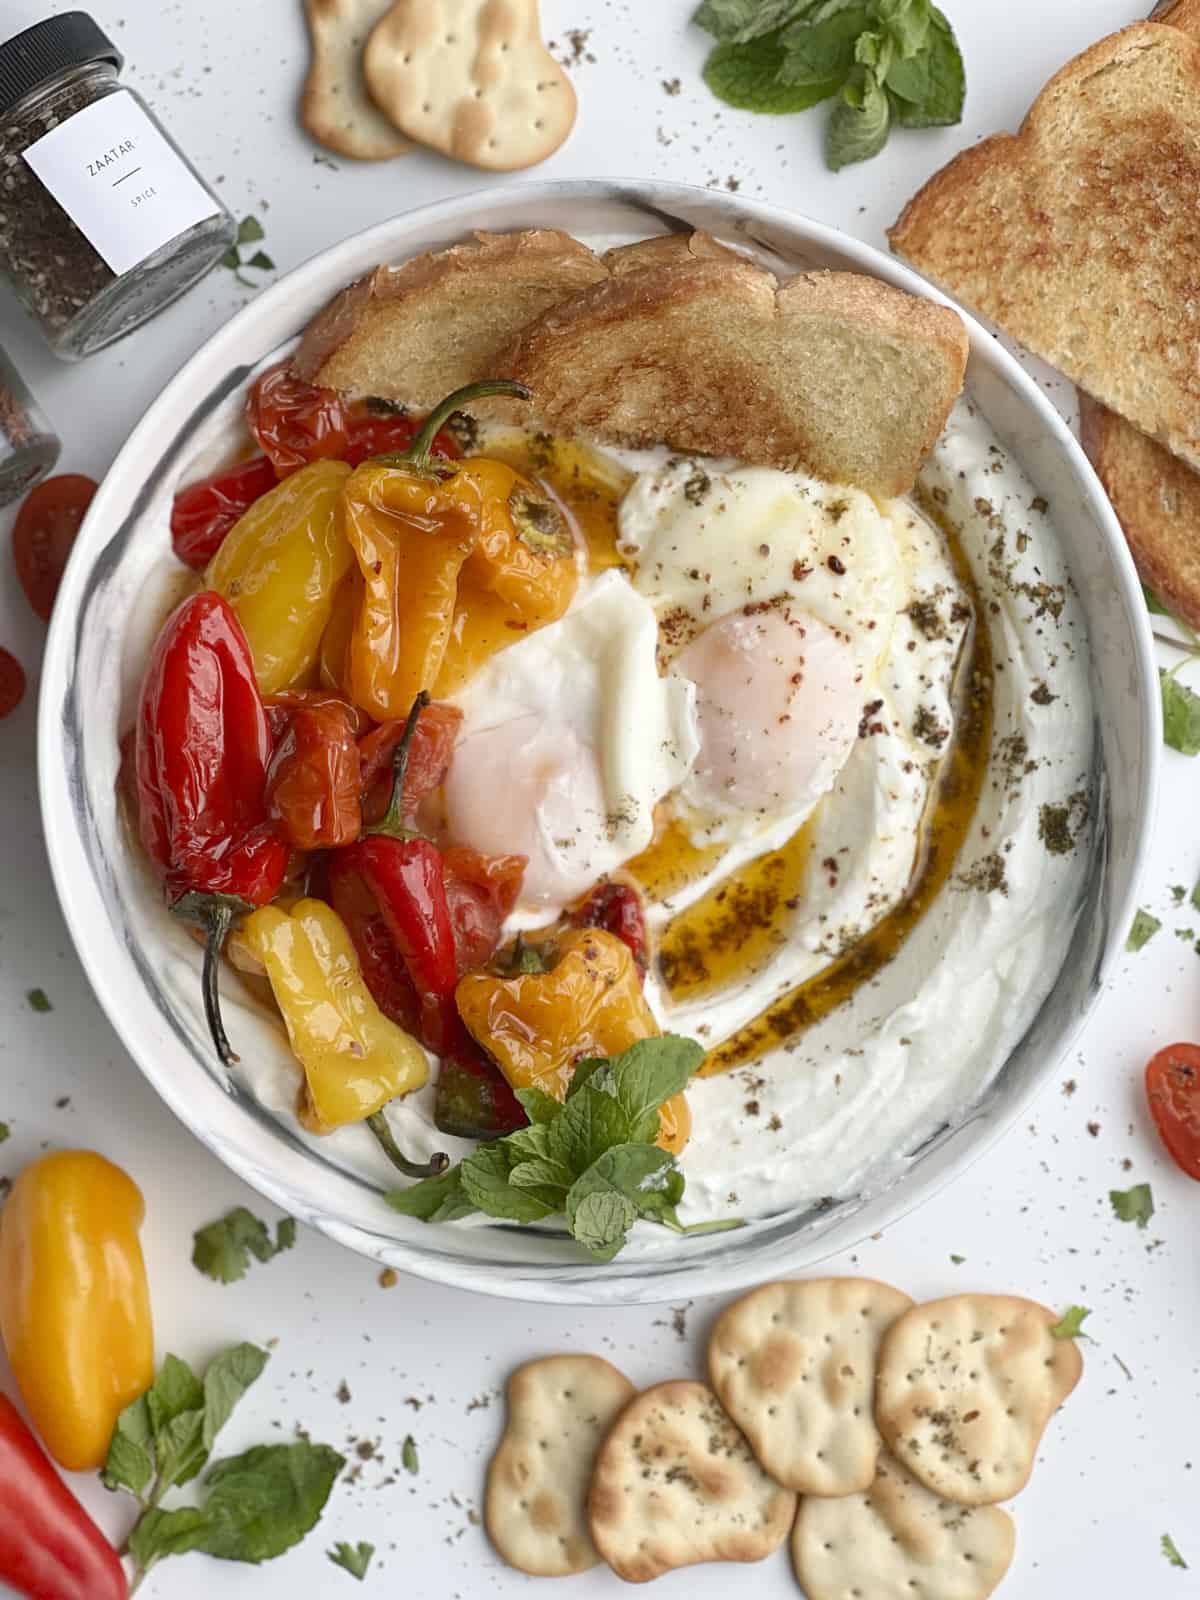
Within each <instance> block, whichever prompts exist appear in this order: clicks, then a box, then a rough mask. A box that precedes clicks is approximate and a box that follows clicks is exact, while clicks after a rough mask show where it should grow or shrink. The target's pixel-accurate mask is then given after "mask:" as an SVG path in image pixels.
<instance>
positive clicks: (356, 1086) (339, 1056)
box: [237, 900, 429, 1133]
mask: <svg viewBox="0 0 1200 1600" xmlns="http://www.w3.org/2000/svg"><path fill="white" fill-rule="evenodd" d="M237 938H238V941H239V945H241V946H244V948H245V949H246V950H247V951H248V952H249V954H250V955H251V957H252V958H253V959H254V960H256V961H258V962H260V963H261V965H262V966H263V968H264V969H265V970H266V974H267V977H268V978H269V979H270V983H271V989H272V992H273V993H274V996H275V1001H276V1004H277V1005H278V1006H279V1009H280V1011H281V1012H282V1013H283V1021H284V1025H285V1027H286V1028H287V1032H288V1040H289V1042H290V1043H291V1047H292V1051H293V1053H294V1055H295V1057H296V1059H297V1061H299V1063H300V1065H301V1066H302V1067H303V1069H304V1088H303V1090H302V1092H301V1098H300V1108H299V1115H300V1120H301V1121H302V1122H303V1123H304V1125H305V1127H306V1128H308V1129H309V1131H310V1132H311V1133H332V1132H333V1130H334V1129H335V1128H340V1127H343V1126H344V1125H345V1124H346V1123H348V1122H362V1121H365V1119H366V1118H367V1117H371V1116H374V1114H375V1113H376V1112H377V1111H381V1110H382V1109H383V1107H384V1106H385V1105H387V1103H388V1101H389V1100H394V1099H396V1098H397V1096H399V1095H405V1094H411V1093H412V1091H413V1090H414V1089H419V1088H420V1087H421V1085H422V1084H423V1083H425V1081H426V1080H427V1079H428V1077H429V1063H428V1061H427V1060H426V1057H425V1052H424V1050H422V1048H421V1046H420V1045H419V1044H418V1043H417V1041H416V1040H415V1039H414V1038H413V1037H412V1035H411V1034H408V1033H405V1031H404V1030H403V1028H399V1027H397V1026H396V1024H395V1023H394V1022H392V1021H391V1020H390V1019H389V1018H388V1017H385V1016H384V1014H383V1012H382V1011H380V1009H379V1007H378V1006H377V1005H376V1004H375V1002H374V1000H373V999H372V998H371V995H370V992H369V991H368V989H367V986H366V982H365V980H364V978H363V975H362V968H361V967H360V965H359V960H358V955H357V953H356V952H355V949H354V945H353V943H352V942H351V939H350V935H349V933H348V932H347V930H346V925H345V923H344V922H343V921H342V919H341V918H340V917H339V916H338V914H337V912H336V911H334V910H333V908H332V907H331V906H328V905H326V904H325V902H324V901H323V900H300V901H298V902H297V903H296V904H295V905H294V906H293V907H292V909H291V911H290V912H287V911H281V910H280V909H279V908H278V907H277V906H273V905H271V906H263V907H262V909H261V910H259V911H255V912H254V913H253V914H252V915H251V916H248V917H247V918H246V920H245V921H244V922H243V923H242V925H241V928H240V929H239V931H238V934H237Z"/></svg>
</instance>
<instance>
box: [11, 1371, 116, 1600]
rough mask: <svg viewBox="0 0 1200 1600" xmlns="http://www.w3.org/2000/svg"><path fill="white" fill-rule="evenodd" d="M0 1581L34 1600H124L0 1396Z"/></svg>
mask: <svg viewBox="0 0 1200 1600" xmlns="http://www.w3.org/2000/svg"><path fill="white" fill-rule="evenodd" d="M0 1581H3V1582H4V1583H6V1584H9V1585H11V1586H12V1588H14V1589H15V1590H16V1591H17V1593H18V1594H24V1595H30V1596H32V1597H33V1600H125V1597H126V1595H128V1593H129V1585H128V1584H127V1583H126V1581H125V1573H124V1572H123V1570H122V1568H121V1563H120V1561H119V1560H118V1559H117V1553H116V1551H115V1550H114V1549H113V1548H112V1546H111V1545H110V1544H109V1543H108V1541H107V1540H106V1539H105V1537H104V1535H103V1534H102V1533H101V1532H100V1530H99V1528H98V1527H97V1526H96V1524H95V1523H94V1522H93V1521H92V1519H91V1517H89V1516H88V1514H87V1512H86V1511H85V1510H84V1509H83V1507H82V1506H81V1505H80V1504H79V1502H78V1501H77V1500H76V1499H75V1498H74V1496H73V1495H72V1494H71V1492H70V1491H69V1490H68V1488H67V1486H66V1484H65V1483H63V1481H62V1479H61V1478H60V1477H59V1475H58V1473H57V1472H55V1470H54V1468H53V1467H52V1466H51V1465H50V1463H49V1461H48V1460H47V1459H46V1457H45V1456H44V1455H43V1454H42V1451H41V1449H40V1448H39V1446H38V1443H37V1440H36V1439H35V1438H34V1437H33V1434H32V1433H31V1432H30V1431H29V1429H28V1428H27V1427H26V1426H25V1423H24V1422H23V1420H22V1419H21V1415H20V1413H19V1412H18V1410H17V1408H16V1406H14V1405H13V1403H12V1401H11V1400H9V1398H8V1397H7V1395H2V1394H0Z"/></svg>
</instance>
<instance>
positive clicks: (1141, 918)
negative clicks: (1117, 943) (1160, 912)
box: [1125, 906, 1162, 950]
mask: <svg viewBox="0 0 1200 1600" xmlns="http://www.w3.org/2000/svg"><path fill="white" fill-rule="evenodd" d="M1161 927H1162V923H1161V922H1160V920H1159V919H1158V918H1157V917H1152V916H1151V915H1150V913H1149V912H1148V911H1143V910H1142V908H1141V907H1140V906H1139V907H1138V910H1137V913H1136V915H1135V916H1134V919H1133V927H1132V928H1130V930H1129V937H1128V938H1127V939H1126V941H1125V948H1126V950H1140V949H1141V948H1142V946H1143V945H1147V944H1149V943H1150V941H1151V939H1153V937H1154V935H1155V934H1156V933H1157V932H1158V930H1159V929H1160V928H1161Z"/></svg>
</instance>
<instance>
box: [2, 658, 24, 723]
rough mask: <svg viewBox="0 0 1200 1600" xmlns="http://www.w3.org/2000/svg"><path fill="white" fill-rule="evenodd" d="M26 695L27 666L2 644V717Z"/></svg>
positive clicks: (14, 707)
mask: <svg viewBox="0 0 1200 1600" xmlns="http://www.w3.org/2000/svg"><path fill="white" fill-rule="evenodd" d="M24 697H25V668H24V667H23V666H22V665H21V663H20V662H19V661H18V660H17V658H16V656H14V655H13V653H12V651H11V650H5V649H4V648H3V647H2V646H0V717H7V716H8V714H9V712H11V711H15V710H16V709H17V707H18V706H19V705H20V704H21V701H22V700H23V699H24Z"/></svg>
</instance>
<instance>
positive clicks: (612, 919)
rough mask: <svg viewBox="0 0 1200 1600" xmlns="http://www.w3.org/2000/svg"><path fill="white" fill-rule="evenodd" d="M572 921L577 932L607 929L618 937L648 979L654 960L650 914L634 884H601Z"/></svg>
mask: <svg viewBox="0 0 1200 1600" xmlns="http://www.w3.org/2000/svg"><path fill="white" fill-rule="evenodd" d="M569 920H570V921H571V923H572V924H573V925H574V926H575V927H577V928H603V929H604V930H605V932H606V933H613V934H616V936H617V938H618V939H620V940H621V942H622V944H626V945H628V946H629V949H630V951H631V953H632V955H633V959H634V960H635V961H636V962H637V969H638V972H639V973H641V975H642V977H645V975H646V968H647V967H648V966H649V960H650V958H649V945H648V942H647V938H646V913H645V911H644V910H643V908H642V900H641V896H640V895H639V894H638V892H637V890H636V889H635V888H634V887H633V885H632V884H628V883H598V884H597V885H596V887H595V888H594V889H593V890H592V892H591V893H590V894H589V895H588V897H587V899H586V900H584V901H583V903H582V904H581V905H578V906H576V907H575V909H574V910H573V911H572V912H571V913H570V918H569Z"/></svg>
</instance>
